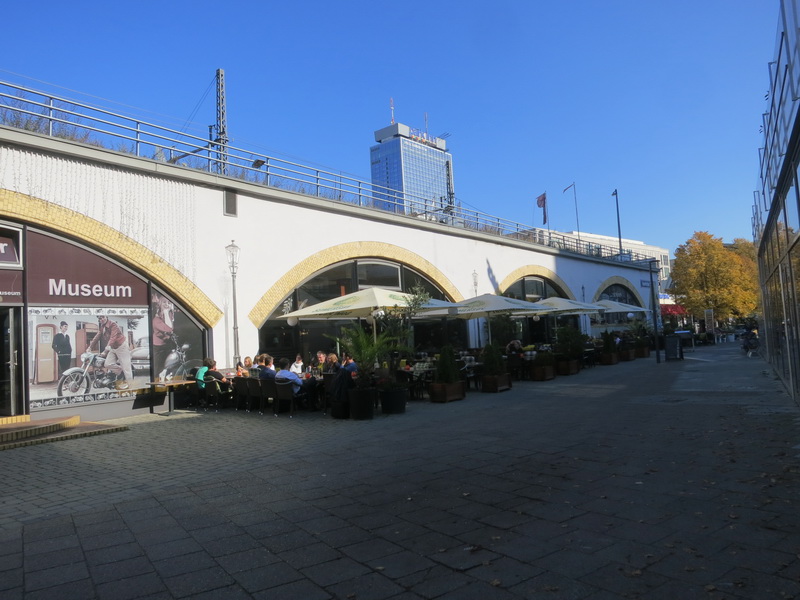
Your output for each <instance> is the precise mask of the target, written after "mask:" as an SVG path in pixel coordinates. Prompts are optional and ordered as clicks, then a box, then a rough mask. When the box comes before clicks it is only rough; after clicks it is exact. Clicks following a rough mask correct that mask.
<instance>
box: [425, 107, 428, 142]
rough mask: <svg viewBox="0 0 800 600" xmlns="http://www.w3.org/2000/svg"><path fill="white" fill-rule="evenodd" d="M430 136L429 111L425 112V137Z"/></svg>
mask: <svg viewBox="0 0 800 600" xmlns="http://www.w3.org/2000/svg"><path fill="white" fill-rule="evenodd" d="M427 136H428V113H425V137H427Z"/></svg>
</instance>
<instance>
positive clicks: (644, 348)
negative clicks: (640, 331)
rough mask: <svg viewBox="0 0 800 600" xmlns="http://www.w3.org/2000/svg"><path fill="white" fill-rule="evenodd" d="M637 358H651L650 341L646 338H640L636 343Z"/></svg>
mask: <svg viewBox="0 0 800 600" xmlns="http://www.w3.org/2000/svg"><path fill="white" fill-rule="evenodd" d="M634 346H635V349H636V358H648V357H649V356H650V340H648V339H647V338H646V337H644V336H639V337H637V338H636V341H635V342H634Z"/></svg>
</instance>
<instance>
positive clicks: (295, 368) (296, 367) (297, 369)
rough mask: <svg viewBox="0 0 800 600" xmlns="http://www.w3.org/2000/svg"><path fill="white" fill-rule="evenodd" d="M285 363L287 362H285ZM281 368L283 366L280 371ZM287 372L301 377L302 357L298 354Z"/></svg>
mask: <svg viewBox="0 0 800 600" xmlns="http://www.w3.org/2000/svg"><path fill="white" fill-rule="evenodd" d="M281 362H283V361H281ZM287 362H288V360H287ZM282 368H283V365H281V369H282ZM289 370H290V371H291V372H292V373H297V374H298V375H302V374H303V357H302V356H301V355H299V354H298V355H297V358H295V359H294V362H293V363H292V366H291V367H290V368H289Z"/></svg>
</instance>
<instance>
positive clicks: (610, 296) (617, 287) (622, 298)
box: [592, 283, 642, 325]
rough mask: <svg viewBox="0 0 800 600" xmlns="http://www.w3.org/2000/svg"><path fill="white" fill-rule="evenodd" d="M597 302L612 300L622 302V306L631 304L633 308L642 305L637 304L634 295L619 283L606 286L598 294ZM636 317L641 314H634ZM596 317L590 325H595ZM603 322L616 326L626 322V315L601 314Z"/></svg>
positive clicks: (637, 300) (637, 301)
mask: <svg viewBox="0 0 800 600" xmlns="http://www.w3.org/2000/svg"><path fill="white" fill-rule="evenodd" d="M598 300H613V301H614V302H622V303H624V304H632V305H634V306H641V305H642V304H641V303H640V302H639V299H638V298H637V297H636V295H635V294H634V293H633V292H631V290H629V289H628V288H627V287H625V286H624V285H621V284H619V283H614V284H612V285H610V286H608V287H607V288H606V289H604V290H603V292H602V293H601V294H600V296H599V298H598ZM636 314H637V315H641V314H642V313H636ZM595 319H596V317H593V318H592V323H593V324H595V323H596V322H597V321H595ZM602 319H603V321H604V322H605V323H606V324H611V325H613V324H617V323H627V322H628V313H610V312H606V313H603V316H602Z"/></svg>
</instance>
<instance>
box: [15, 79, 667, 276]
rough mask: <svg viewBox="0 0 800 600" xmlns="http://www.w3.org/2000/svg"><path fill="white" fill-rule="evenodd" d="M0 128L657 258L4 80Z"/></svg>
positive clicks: (445, 221) (413, 214)
mask: <svg viewBox="0 0 800 600" xmlns="http://www.w3.org/2000/svg"><path fill="white" fill-rule="evenodd" d="M0 124H2V125H6V126H9V127H16V128H19V129H23V130H26V131H31V132H34V133H39V134H44V135H48V136H52V137H56V138H61V139H66V140H71V141H74V142H77V143H82V144H88V145H92V146H99V147H102V148H106V149H109V150H113V151H116V152H121V153H125V154H130V155H133V156H136V157H138V158H144V159H149V160H153V161H159V162H166V163H171V164H175V165H178V166H181V167H186V168H190V169H196V170H200V171H205V172H209V173H216V174H218V175H222V176H225V177H230V178H233V179H238V180H240V181H246V182H249V183H252V184H256V185H263V186H266V187H271V188H276V189H281V190H287V191H292V192H296V193H299V194H305V195H309V196H314V197H317V198H321V199H324V200H330V201H332V202H340V203H344V204H351V205H356V206H360V207H362V208H364V209H367V210H378V211H384V212H387V211H388V212H391V213H393V214H396V215H398V216H402V217H405V218H408V219H418V220H425V221H432V222H436V223H438V224H440V225H442V226H445V227H452V228H456V229H462V230H467V231H475V232H480V233H482V234H487V235H491V236H497V237H499V238H504V239H513V240H517V241H519V242H522V243H527V244H532V245H536V246H547V247H550V248H558V249H560V250H564V251H567V252H572V253H576V254H581V255H585V256H592V257H595V258H600V259H606V260H614V261H623V262H630V263H639V262H649V261H652V260H654V259H653V257H651V256H647V255H643V254H639V253H635V252H631V251H623V253H622V254H620V252H619V249H618V248H617V247H611V246H605V245H602V244H595V243H590V242H586V241H582V240H579V239H576V238H575V237H572V236H569V235H564V234H561V233H558V232H551V231H550V230H546V229H539V228H536V227H531V226H529V225H524V224H521V223H516V222H514V221H509V220H507V219H502V218H500V217H494V216H491V215H488V214H486V213H482V212H480V211H476V210H471V209H465V208H463V207H461V206H460V205H459V204H458V203H457V202H456V203H453V204H451V203H449V202H448V201H447V199H446V198H423V197H420V196H416V195H413V194H409V193H406V192H402V191H399V190H393V189H391V188H386V187H382V186H380V185H376V184H373V183H369V182H366V181H362V180H359V179H356V178H353V177H348V176H344V175H342V174H337V173H334V172H331V171H325V170H322V169H317V168H314V167H309V166H306V165H302V164H299V163H295V162H291V161H287V160H283V159H280V158H276V157H274V156H267V155H265V154H263V153H259V152H251V151H249V150H247V149H244V148H238V147H236V146H232V145H230V144H223V143H222V142H220V140H219V139H215V138H214V128H213V126H212V127H209V137H208V138H207V139H206V138H202V137H199V136H196V135H191V134H187V133H184V132H180V131H176V130H174V129H170V128H167V127H162V126H159V125H154V124H152V123H148V122H145V121H143V120H140V119H135V118H131V117H127V116H124V115H120V114H117V113H114V112H110V111H108V110H105V109H102V108H98V107H93V106H90V105H88V104H83V103H80V102H76V101H74V100H68V99H65V98H60V97H57V96H53V95H49V94H45V93H43V92H39V91H36V90H33V89H29V88H25V87H21V86H18V85H15V84H11V83H6V82H2V81H0Z"/></svg>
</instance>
